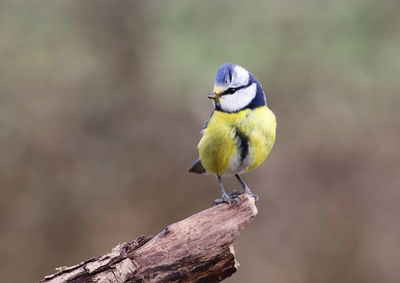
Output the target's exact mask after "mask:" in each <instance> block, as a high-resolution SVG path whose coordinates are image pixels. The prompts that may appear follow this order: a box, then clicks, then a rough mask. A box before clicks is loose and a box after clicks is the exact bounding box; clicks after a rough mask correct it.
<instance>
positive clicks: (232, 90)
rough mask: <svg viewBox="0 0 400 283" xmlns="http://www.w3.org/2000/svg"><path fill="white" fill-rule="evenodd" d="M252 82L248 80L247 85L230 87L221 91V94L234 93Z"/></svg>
mask: <svg viewBox="0 0 400 283" xmlns="http://www.w3.org/2000/svg"><path fill="white" fill-rule="evenodd" d="M252 84H253V82H249V83H248V84H247V85H244V86H239V87H230V88H228V89H226V90H225V91H224V92H223V93H221V95H229V94H234V93H235V92H236V91H237V90H239V89H242V88H246V87H249V86H251V85H252Z"/></svg>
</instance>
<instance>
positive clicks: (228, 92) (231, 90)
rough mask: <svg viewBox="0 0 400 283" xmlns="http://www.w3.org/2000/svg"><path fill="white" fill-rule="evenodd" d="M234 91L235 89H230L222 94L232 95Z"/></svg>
mask: <svg viewBox="0 0 400 283" xmlns="http://www.w3.org/2000/svg"><path fill="white" fill-rule="evenodd" d="M235 91H236V88H233V87H230V88H228V89H227V90H225V91H224V94H232V93H234V92H235Z"/></svg>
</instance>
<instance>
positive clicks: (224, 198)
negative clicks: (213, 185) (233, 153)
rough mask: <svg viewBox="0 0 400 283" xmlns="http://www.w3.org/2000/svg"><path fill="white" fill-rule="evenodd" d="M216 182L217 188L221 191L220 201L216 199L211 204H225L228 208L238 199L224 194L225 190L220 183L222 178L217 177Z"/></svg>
mask: <svg viewBox="0 0 400 283" xmlns="http://www.w3.org/2000/svg"><path fill="white" fill-rule="evenodd" d="M217 182H218V185H219V188H220V190H221V198H220V199H216V200H214V201H213V204H220V203H224V202H226V203H227V204H228V205H229V206H230V205H231V204H232V202H234V201H238V200H239V198H238V197H236V196H229V195H228V194H227V193H226V192H225V188H224V184H223V183H222V178H221V176H219V175H217Z"/></svg>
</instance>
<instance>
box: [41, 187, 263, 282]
mask: <svg viewBox="0 0 400 283" xmlns="http://www.w3.org/2000/svg"><path fill="white" fill-rule="evenodd" d="M240 199H241V203H240V205H237V204H232V205H231V206H230V207H228V205H227V204H220V205H217V206H214V207H211V208H209V209H206V210H203V211H201V212H199V213H197V214H194V215H192V216H190V217H188V218H186V219H184V220H182V221H179V222H177V223H174V224H171V225H169V226H168V227H166V228H165V229H164V230H163V231H162V232H161V233H159V234H158V235H156V236H155V237H148V238H146V237H140V238H139V239H137V240H135V241H133V242H129V243H123V244H120V245H118V246H116V247H115V248H114V249H113V250H112V251H111V253H109V254H106V255H103V256H101V257H97V258H92V259H89V260H87V261H84V262H82V263H80V264H78V265H75V266H71V267H65V268H62V269H61V270H60V271H59V272H58V273H55V274H53V275H49V276H46V277H45V278H44V279H43V280H41V281H40V282H41V283H61V282H76V283H86V282H88V283H89V282H90V283H92V282H96V283H103V282H104V283H105V282H220V281H222V280H223V279H225V278H227V277H229V276H231V275H232V274H233V273H235V272H236V270H237V267H238V266H239V264H238V263H237V261H236V260H235V254H234V250H233V247H232V243H233V241H234V240H235V239H236V238H237V237H238V236H239V231H240V230H241V229H243V228H244V227H246V226H247V225H248V224H249V222H250V220H251V219H252V218H253V217H254V216H255V215H256V214H257V208H256V206H255V205H254V199H253V198H252V197H250V196H248V195H241V196H240Z"/></svg>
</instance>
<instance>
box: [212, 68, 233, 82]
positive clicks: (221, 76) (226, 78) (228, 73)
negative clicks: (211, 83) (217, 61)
mask: <svg viewBox="0 0 400 283" xmlns="http://www.w3.org/2000/svg"><path fill="white" fill-rule="evenodd" d="M235 66H236V64H232V63H225V64H222V66H221V67H219V69H218V71H217V75H216V76H215V82H216V83H217V84H219V85H227V84H229V83H230V82H231V81H232V76H233V73H234V70H235Z"/></svg>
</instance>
